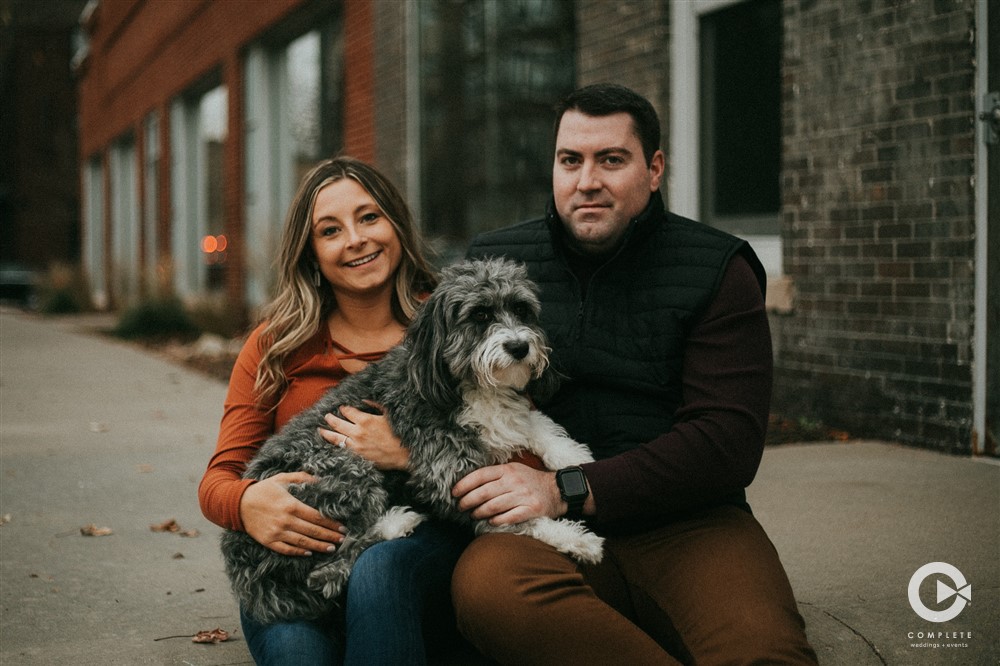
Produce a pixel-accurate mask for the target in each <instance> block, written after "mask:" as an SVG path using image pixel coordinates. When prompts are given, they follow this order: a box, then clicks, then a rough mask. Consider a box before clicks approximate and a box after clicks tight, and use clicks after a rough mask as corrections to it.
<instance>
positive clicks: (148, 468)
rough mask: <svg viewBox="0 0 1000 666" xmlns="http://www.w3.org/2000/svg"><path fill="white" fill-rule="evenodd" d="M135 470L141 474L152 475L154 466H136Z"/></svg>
mask: <svg viewBox="0 0 1000 666" xmlns="http://www.w3.org/2000/svg"><path fill="white" fill-rule="evenodd" d="M135 468H136V470H138V472H139V474H151V473H152V472H153V466H152V465H147V464H141V465H136V466H135Z"/></svg>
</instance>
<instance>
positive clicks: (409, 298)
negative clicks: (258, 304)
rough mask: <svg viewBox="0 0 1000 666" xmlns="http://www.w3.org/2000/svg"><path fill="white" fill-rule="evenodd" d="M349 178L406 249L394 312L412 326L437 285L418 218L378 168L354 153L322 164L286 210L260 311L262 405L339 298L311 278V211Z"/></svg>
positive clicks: (275, 393) (258, 383) (280, 387)
mask: <svg viewBox="0 0 1000 666" xmlns="http://www.w3.org/2000/svg"><path fill="white" fill-rule="evenodd" d="M344 178H350V179H352V180H354V181H356V182H357V183H358V184H360V185H361V187H363V188H364V189H365V191H366V192H368V194H369V195H371V197H372V199H374V200H375V203H376V204H377V205H378V207H379V208H380V209H381V210H382V212H383V213H384V214H385V216H386V218H388V220H389V222H390V223H391V224H392V226H393V228H394V229H395V230H396V234H397V235H398V236H399V241H400V245H401V246H402V249H403V256H402V260H401V261H400V264H399V268H398V269H397V271H396V281H395V286H394V289H393V296H392V312H393V315H394V316H395V318H396V319H397V320H398V321H399V322H400V323H401V324H403V325H409V323H410V320H411V319H412V318H413V315H414V313H415V312H416V309H417V306H418V305H419V304H420V299H421V297H422V296H423V295H426V293H427V292H429V291H431V290H432V289H434V287H435V286H437V274H436V272H435V270H434V269H433V267H432V266H431V264H430V263H429V262H428V260H427V259H426V256H425V254H426V250H425V247H424V242H423V239H422V238H421V236H420V234H419V233H418V232H417V230H416V225H415V223H414V221H413V216H412V215H411V214H410V209H409V207H408V206H407V205H406V201H405V200H404V199H403V197H402V195H401V194H400V193H399V191H398V190H397V189H396V187H395V186H394V185H393V184H392V183H391V182H390V181H389V180H388V179H387V178H386V177H385V176H383V175H382V174H381V173H380V172H379V171H378V170H377V169H375V167H373V166H371V165H370V164H367V163H365V162H362V161H360V160H357V159H354V158H351V157H337V158H334V159H330V160H325V161H323V162H320V163H319V164H317V165H316V166H315V167H313V169H312V170H311V171H310V172H309V173H308V174H306V176H305V178H303V180H302V183H301V184H300V185H299V189H298V192H296V193H295V198H294V199H293V200H292V204H291V206H290V207H289V209H288V215H287V217H286V218H285V226H284V230H283V231H282V234H281V247H280V249H279V254H278V258H277V261H276V268H277V273H278V275H277V285H276V289H275V297H274V300H272V301H271V303H270V304H269V305H268V306H267V307H266V308H265V309H264V310H263V312H262V315H261V319H262V320H263V321H265V322H266V323H265V325H264V329H263V331H262V332H261V336H260V346H261V352H262V353H261V359H260V364H259V365H258V366H257V379H256V382H255V383H254V393H255V395H256V396H257V399H258V401H259V402H261V403H263V402H268V401H270V400H273V399H275V398H277V397H278V396H279V395H280V394H281V392H282V391H283V390H284V389H285V387H286V385H287V378H286V377H285V371H284V362H285V360H286V359H287V358H288V355H289V354H291V353H292V352H293V351H295V350H296V349H298V348H299V347H300V346H302V344H304V343H305V342H306V341H307V340H308V339H309V338H310V337H312V336H313V335H315V334H316V331H317V330H318V329H319V327H320V326H321V325H322V323H323V322H325V321H326V319H327V317H329V316H330V314H331V313H332V312H333V311H334V309H336V307H337V303H336V299H335V298H334V295H333V290H332V289H331V288H330V285H329V283H328V282H327V281H326V279H325V278H324V279H321V280H320V286H319V287H317V286H315V285H314V283H313V279H314V273H315V271H316V269H315V268H314V261H315V257H314V254H313V249H312V244H311V243H310V242H309V240H310V238H311V235H312V215H313V207H314V205H315V202H316V195H317V194H318V193H319V191H320V190H321V189H323V188H324V187H326V186H327V185H329V184H331V183H334V182H337V181H338V180H341V179H344Z"/></svg>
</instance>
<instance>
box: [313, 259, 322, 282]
mask: <svg viewBox="0 0 1000 666" xmlns="http://www.w3.org/2000/svg"><path fill="white" fill-rule="evenodd" d="M320 284H321V282H320V279H319V263H318V262H315V261H314V262H313V285H315V286H317V287H318V286H320Z"/></svg>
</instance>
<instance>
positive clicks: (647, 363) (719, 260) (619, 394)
mask: <svg viewBox="0 0 1000 666" xmlns="http://www.w3.org/2000/svg"><path fill="white" fill-rule="evenodd" d="M563 233H564V232H563V230H562V223H561V222H560V220H559V219H558V217H556V215H555V213H554V209H553V207H552V206H551V205H550V207H549V214H548V215H547V217H546V218H545V219H539V220H533V221H530V222H524V223H522V224H518V225H515V226H512V227H507V228H505V229H500V230H497V231H492V232H488V233H485V234H482V235H480V236H478V237H477V238H476V239H475V240H474V241H473V243H472V246H471V247H470V249H469V253H468V255H469V257H470V258H473V257H489V256H497V257H499V256H505V257H509V258H512V259H516V260H519V261H522V262H524V263H525V264H526V266H527V268H528V273H529V275H530V276H531V278H532V279H533V280H534V281H535V282H537V283H538V286H539V287H540V289H541V302H542V325H543V327H544V328H545V331H546V333H547V334H548V336H549V343H550V345H551V346H552V350H553V351H552V357H551V360H552V363H553V366H554V368H555V369H556V370H557V371H558V372H559V373H560V374H561V375H562V376H563V382H562V385H561V387H560V389H559V390H558V391H557V392H556V394H555V395H554V396H552V397H550V398H548V399H546V400H540V401H539V405H538V406H539V407H540V408H541V409H542V410H543V411H545V413H546V414H548V415H549V416H550V417H552V418H553V419H554V420H555V421H556V422H557V423H559V424H561V425H562V426H563V427H565V428H566V430H567V431H568V432H569V434H570V436H572V437H573V438H574V439H576V440H577V441H580V442H584V443H586V444H588V445H589V446H590V447H591V449H592V450H593V452H594V456H595V457H596V458H597V459H598V460H600V459H602V458H606V457H609V456H613V455H615V454H617V453H620V452H622V451H625V450H627V449H630V448H633V447H635V446H637V445H639V444H642V443H644V442H648V441H650V440H652V439H654V438H655V437H657V436H659V435H661V434H663V433H666V432H667V431H669V430H670V428H671V426H672V424H673V416H674V412H675V411H676V410H677V408H678V407H679V406H680V404H681V398H682V395H681V379H680V374H681V367H682V363H683V358H684V341H685V339H686V338H687V334H688V331H689V330H690V328H691V327H692V325H693V324H694V322H696V321H697V320H698V317H699V315H700V314H701V313H702V312H703V311H704V310H705V308H706V307H708V305H709V303H711V301H712V299H713V298H714V296H715V293H716V290H717V289H718V287H719V283H720V281H721V280H722V276H723V273H724V272H725V269H726V266H727V265H728V263H729V260H730V259H731V258H732V256H733V255H734V254H736V253H737V252H740V253H743V254H744V255H745V256H746V257H747V260H748V261H749V262H750V265H751V266H752V267H753V269H754V271H755V272H756V273H757V276H758V279H759V280H760V282H761V289H762V291H763V289H764V286H765V277H764V270H763V267H762V266H761V265H760V262H759V261H758V260H757V257H756V256H755V255H754V253H753V251H752V250H751V249H750V247H749V245H748V244H747V243H746V242H745V241H742V240H740V239H738V238H736V237H734V236H731V235H729V234H726V233H724V232H721V231H719V230H717V229H713V228H712V227H709V226H706V225H704V224H700V223H698V222H694V221H692V220H688V219H686V218H683V217H680V216H678V215H674V214H673V213H669V212H667V211H665V210H664V207H663V200H662V198H661V197H660V195H659V193H654V194H653V196H652V197H651V199H650V204H649V206H648V207H647V208H646V210H645V211H644V212H643V213H642V214H641V215H640V216H639V217H637V218H636V219H635V220H633V221H632V222H631V225H630V227H629V230H628V231H627V235H626V238H625V240H624V242H623V245H622V247H621V248H620V249H619V250H618V252H617V253H616V254H615V255H614V256H613V257H612V258H611V259H609V260H608V261H607V262H606V263H604V264H603V265H601V266H600V267H599V268H597V270H596V271H595V272H594V273H593V275H592V277H591V278H590V280H589V284H588V285H586V289H581V285H580V284H579V282H578V280H577V278H576V276H575V275H574V274H573V272H572V271H571V270H570V268H569V265H568V263H567V261H566V256H565V250H564V249H563V241H562V240H561V239H562V236H563ZM583 294H585V297H584V296H583Z"/></svg>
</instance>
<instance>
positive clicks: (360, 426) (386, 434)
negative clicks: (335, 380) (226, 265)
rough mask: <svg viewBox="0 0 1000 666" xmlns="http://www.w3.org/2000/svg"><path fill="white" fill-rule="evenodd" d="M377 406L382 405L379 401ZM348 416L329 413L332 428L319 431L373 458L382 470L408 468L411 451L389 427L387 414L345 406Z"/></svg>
mask: <svg viewBox="0 0 1000 666" xmlns="http://www.w3.org/2000/svg"><path fill="white" fill-rule="evenodd" d="M369 404H371V405H372V406H374V407H378V408H379V410H380V411H381V410H382V408H381V406H379V405H376V404H375V403H369ZM340 413H341V414H342V415H343V416H344V418H338V417H337V416H336V415H335V414H327V415H326V416H325V417H324V418H325V419H326V423H327V425H329V426H330V429H329V430H327V429H326V428H320V429H319V433H320V435H321V436H322V437H323V439H325V440H326V441H328V442H330V444H332V445H333V446H339V447H341V448H344V447H347V448H349V449H351V450H352V451H354V452H355V453H357V454H358V455H359V456H361V457H362V458H364V459H366V460H369V461H371V462H372V463H374V464H375V467H377V468H378V469H381V470H405V469H406V467H407V465H408V464H409V462H410V452H409V451H407V449H406V447H404V446H403V442H402V441H401V440H400V439H399V437H397V436H396V433H394V432H393V431H392V428H391V427H390V426H389V419H388V418H387V417H386V416H385V414H384V413H380V414H369V413H368V412H363V411H361V410H360V409H355V408H353V407H346V406H345V407H341V408H340Z"/></svg>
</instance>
